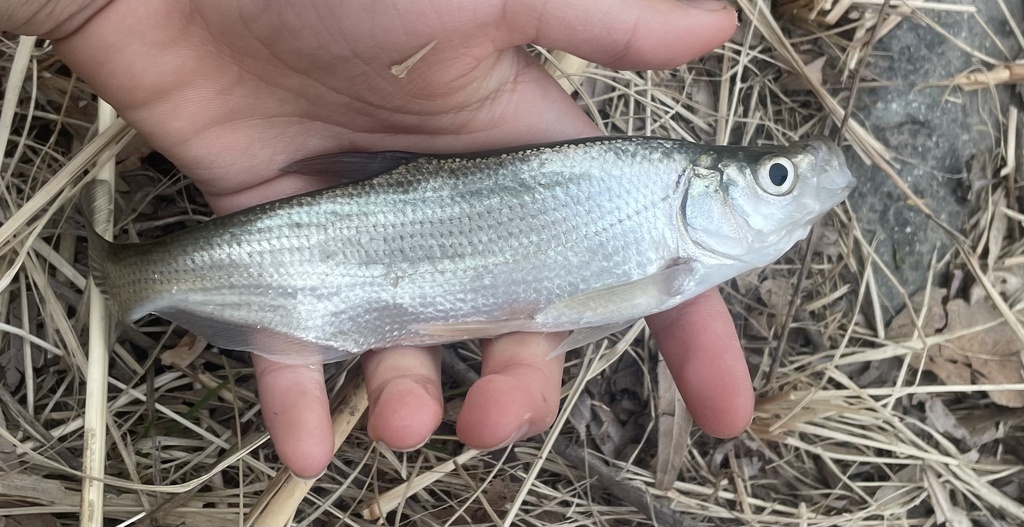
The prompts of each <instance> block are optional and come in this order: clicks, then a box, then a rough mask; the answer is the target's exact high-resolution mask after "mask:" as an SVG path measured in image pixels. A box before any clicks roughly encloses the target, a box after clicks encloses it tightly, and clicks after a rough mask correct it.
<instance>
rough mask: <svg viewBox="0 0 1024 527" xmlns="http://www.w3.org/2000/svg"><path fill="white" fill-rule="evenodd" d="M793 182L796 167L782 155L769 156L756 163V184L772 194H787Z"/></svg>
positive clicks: (794, 181) (794, 180) (791, 188)
mask: <svg viewBox="0 0 1024 527" xmlns="http://www.w3.org/2000/svg"><path fill="white" fill-rule="evenodd" d="M795 183H796V169H795V168H793V162H792V161H790V160H788V159H786V158H784V157H770V158H767V159H765V160H763V161H761V163H760V164H759V165H758V169H757V184H758V186H760V187H761V189H762V190H764V191H765V192H767V193H769V194H771V195H773V196H784V195H786V194H789V192H790V191H791V190H793V185H794V184H795Z"/></svg>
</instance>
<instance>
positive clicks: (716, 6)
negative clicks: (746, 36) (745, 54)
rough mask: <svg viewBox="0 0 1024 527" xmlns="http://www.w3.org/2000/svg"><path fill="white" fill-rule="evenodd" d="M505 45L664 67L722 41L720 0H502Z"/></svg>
mask: <svg viewBox="0 0 1024 527" xmlns="http://www.w3.org/2000/svg"><path fill="white" fill-rule="evenodd" d="M505 12H506V16H505V20H506V21H509V22H508V23H509V24H511V27H509V30H510V32H509V33H508V36H509V38H510V40H511V41H510V42H508V45H509V46H510V47H511V46H516V45H521V44H525V43H528V42H532V43H535V44H539V45H541V46H544V47H550V48H554V49H559V50H562V51H567V52H569V53H572V54H574V55H578V56H580V57H582V58H584V59H586V60H589V61H591V62H597V63H599V64H603V65H605V66H608V67H611V68H617V69H668V68H674V67H677V66H679V65H680V64H683V63H685V62H687V61H689V60H692V59H694V58H697V57H699V56H701V55H703V54H704V53H707V52H708V51H711V50H712V49H714V48H715V47H717V46H719V45H721V44H722V43H723V42H725V41H726V40H727V39H728V38H729V37H730V36H731V35H732V34H733V31H735V29H736V11H735V10H733V9H732V8H731V7H729V6H728V5H727V4H726V3H725V2H724V1H722V0H525V1H524V0H520V1H516V0H506V4H505Z"/></svg>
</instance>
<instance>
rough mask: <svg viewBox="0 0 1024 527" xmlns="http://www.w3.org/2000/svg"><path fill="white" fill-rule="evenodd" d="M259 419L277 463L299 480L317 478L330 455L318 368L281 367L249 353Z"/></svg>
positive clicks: (328, 423)
mask: <svg viewBox="0 0 1024 527" xmlns="http://www.w3.org/2000/svg"><path fill="white" fill-rule="evenodd" d="M252 362H253V367H254V368H255V370H256V384H257V386H258V388H259V398H260V405H261V406H262V410H263V419H264V421H265V422H266V424H267V430H269V431H270V439H271V440H272V441H273V442H274V448H275V449H277V454H278V456H280V457H281V462H282V463H284V464H285V466H287V467H288V468H290V469H291V471H292V472H293V473H295V475H296V476H298V477H300V478H314V477H317V476H318V475H319V474H321V473H322V472H323V471H324V469H326V468H327V465H328V464H329V463H330V462H331V458H332V457H333V456H334V432H333V431H332V428H331V412H330V408H329V405H328V401H327V390H326V388H325V387H324V370H323V367H322V366H320V365H319V364H315V365H313V364H310V365H305V364H285V363H281V362H275V361H272V360H270V359H267V358H265V357H262V356H260V355H256V354H253V356H252Z"/></svg>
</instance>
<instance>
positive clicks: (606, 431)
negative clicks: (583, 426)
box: [589, 401, 627, 459]
mask: <svg viewBox="0 0 1024 527" xmlns="http://www.w3.org/2000/svg"><path fill="white" fill-rule="evenodd" d="M590 407H591V409H592V410H593V412H594V417H595V419H592V420H591V421H590V423H589V427H590V434H591V435H592V436H593V437H594V442H595V443H597V448H598V449H599V450H600V451H601V453H602V454H604V455H605V456H607V457H609V458H612V459H618V454H619V452H621V451H622V447H623V446H625V445H626V439H627V438H626V430H625V429H624V428H623V427H622V423H620V422H619V420H618V419H616V418H615V415H614V414H613V413H612V410H611V409H610V408H608V406H606V405H605V404H603V403H600V402H597V401H593V402H592V403H591V405H590Z"/></svg>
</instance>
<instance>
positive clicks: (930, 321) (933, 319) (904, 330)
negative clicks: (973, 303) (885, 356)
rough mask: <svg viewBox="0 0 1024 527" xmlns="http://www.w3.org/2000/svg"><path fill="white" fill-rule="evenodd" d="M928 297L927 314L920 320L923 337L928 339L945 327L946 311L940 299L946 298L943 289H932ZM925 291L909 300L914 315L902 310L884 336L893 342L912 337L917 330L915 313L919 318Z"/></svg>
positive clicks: (905, 309) (907, 310) (908, 310)
mask: <svg viewBox="0 0 1024 527" xmlns="http://www.w3.org/2000/svg"><path fill="white" fill-rule="evenodd" d="M928 293H929V296H928V312H927V313H926V314H925V316H924V318H923V319H922V320H921V329H922V330H923V331H924V336H926V337H930V336H932V335H934V334H935V333H936V332H937V331H938V330H939V329H941V328H942V327H943V326H945V325H946V311H945V309H943V307H942V299H943V298H945V296H946V290H945V289H943V288H932V289H931V291H930V292H928ZM924 297H925V291H921V292H919V293H917V294H916V295H914V297H913V298H911V299H910V305H912V306H914V313H911V311H910V309H907V308H904V309H903V311H901V312H900V314H899V315H896V317H895V318H893V319H892V322H890V323H889V327H888V328H886V330H885V334H886V335H887V336H888V337H889V338H890V339H893V340H905V339H909V338H910V337H912V336H913V335H914V331H915V329H916V328H917V326H916V324H915V319H914V316H915V313H916V314H917V315H918V316H920V313H921V304H922V303H923V302H924Z"/></svg>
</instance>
